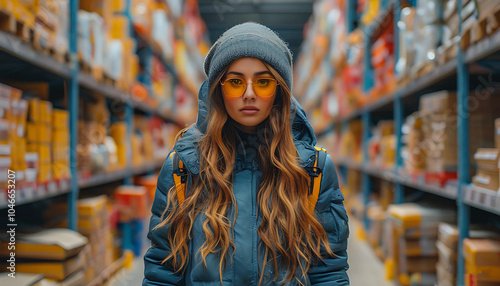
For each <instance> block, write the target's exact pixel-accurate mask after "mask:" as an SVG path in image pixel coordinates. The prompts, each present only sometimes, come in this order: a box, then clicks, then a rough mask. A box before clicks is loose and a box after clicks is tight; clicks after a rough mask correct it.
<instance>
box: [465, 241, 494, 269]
mask: <svg viewBox="0 0 500 286" xmlns="http://www.w3.org/2000/svg"><path fill="white" fill-rule="evenodd" d="M464 259H465V260H466V261H467V263H469V264H470V265H478V266H485V265H486V266H489V265H496V266H498V267H500V238H499V239H471V238H466V239H464ZM498 270H499V273H500V269H498Z"/></svg>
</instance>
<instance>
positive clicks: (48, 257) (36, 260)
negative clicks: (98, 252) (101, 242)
mask: <svg viewBox="0 0 500 286" xmlns="http://www.w3.org/2000/svg"><path fill="white" fill-rule="evenodd" d="M7 235H9V234H7ZM9 236H10V235H9ZM87 242H88V240H87V238H85V237H84V236H82V235H81V234H79V233H78V232H76V231H72V230H69V229H64V228H55V229H46V230H42V231H39V232H35V233H32V234H16V243H15V252H11V251H12V250H13V248H12V246H11V247H10V248H9V243H10V242H9V238H8V237H4V238H2V241H1V242H0V246H1V247H0V256H2V257H3V258H2V261H6V262H7V264H5V262H4V263H3V265H2V269H9V267H10V266H12V265H10V264H11V262H12V261H13V262H14V265H15V266H14V267H12V269H13V270H10V271H12V272H15V273H16V276H17V273H39V274H43V275H44V277H45V278H46V279H47V280H50V281H52V283H54V284H55V285H85V273H84V268H85V265H86V264H87V259H88V258H91V257H88V255H87V254H86V253H85V249H84V248H85V246H86V245H87ZM12 253H15V256H12ZM9 260H10V261H9ZM50 281H46V282H50ZM11 283H14V282H11ZM11 285H12V284H11ZM44 285H45V284H44ZM47 285H49V284H47ZM50 285H52V284H50Z"/></svg>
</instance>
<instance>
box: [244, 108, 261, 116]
mask: <svg viewBox="0 0 500 286" xmlns="http://www.w3.org/2000/svg"><path fill="white" fill-rule="evenodd" d="M258 111H259V110H258V109H242V110H241V112H243V114H246V115H252V114H255V113H257V112H258Z"/></svg>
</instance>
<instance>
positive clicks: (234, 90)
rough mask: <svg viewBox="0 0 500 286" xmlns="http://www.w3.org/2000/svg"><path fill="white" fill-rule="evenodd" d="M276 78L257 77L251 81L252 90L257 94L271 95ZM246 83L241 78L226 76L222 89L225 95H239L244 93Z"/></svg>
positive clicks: (262, 95) (274, 89)
mask: <svg viewBox="0 0 500 286" xmlns="http://www.w3.org/2000/svg"><path fill="white" fill-rule="evenodd" d="M276 85H277V83H276V80H274V79H270V78H259V79H256V80H255V81H254V83H253V90H254V92H255V94H256V95H257V96H260V97H271V96H273V94H274V92H275V91H276ZM246 88H247V84H246V82H245V81H243V80H242V79H238V78H228V79H226V80H225V81H224V84H223V85H222V89H223V90H224V95H225V96H227V97H240V96H242V95H243V94H244V93H245V90H246Z"/></svg>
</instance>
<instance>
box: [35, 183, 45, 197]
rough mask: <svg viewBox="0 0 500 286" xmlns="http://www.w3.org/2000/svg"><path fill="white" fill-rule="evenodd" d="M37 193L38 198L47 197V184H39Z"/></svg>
mask: <svg viewBox="0 0 500 286" xmlns="http://www.w3.org/2000/svg"><path fill="white" fill-rule="evenodd" d="M37 192H38V197H43V196H45V195H47V188H46V186H45V184H39V185H38V190H37Z"/></svg>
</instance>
